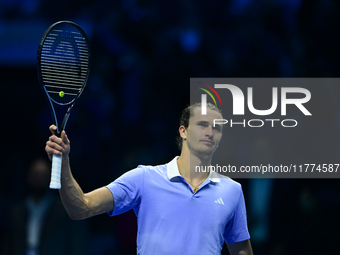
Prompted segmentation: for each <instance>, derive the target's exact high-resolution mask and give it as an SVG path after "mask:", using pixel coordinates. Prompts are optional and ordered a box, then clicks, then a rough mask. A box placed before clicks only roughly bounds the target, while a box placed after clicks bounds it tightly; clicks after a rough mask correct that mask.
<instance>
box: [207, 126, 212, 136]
mask: <svg viewBox="0 0 340 255" xmlns="http://www.w3.org/2000/svg"><path fill="white" fill-rule="evenodd" d="M205 131H206V132H205V135H206V136H207V137H213V135H214V132H213V128H212V126H208V127H207V128H206V130H205Z"/></svg>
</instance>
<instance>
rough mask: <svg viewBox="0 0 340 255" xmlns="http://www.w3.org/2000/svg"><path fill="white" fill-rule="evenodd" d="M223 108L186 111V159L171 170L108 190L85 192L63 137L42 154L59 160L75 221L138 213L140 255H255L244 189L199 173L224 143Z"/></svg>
mask: <svg viewBox="0 0 340 255" xmlns="http://www.w3.org/2000/svg"><path fill="white" fill-rule="evenodd" d="M214 119H222V115H221V113H220V111H219V109H218V108H216V107H215V106H214V105H212V104H208V106H207V114H206V115H201V106H200V104H194V105H192V106H189V107H187V108H186V109H184V111H183V113H182V117H181V120H180V127H179V134H180V140H179V142H180V144H181V154H180V156H179V157H175V158H174V159H173V160H172V161H170V162H169V163H168V164H164V165H158V166H138V167H137V168H136V169H133V170H130V171H128V172H126V173H125V174H123V175H122V176H121V177H119V178H118V179H117V180H115V181H114V182H112V183H110V184H109V185H107V186H106V187H101V188H99V189H96V190H94V191H91V192H89V193H84V192H83V191H82V189H81V188H80V186H79V185H78V183H77V182H76V180H75V179H74V178H73V176H72V173H71V169H70V164H69V152H70V141H69V139H68V137H67V135H66V133H65V131H63V132H62V134H61V138H62V139H61V140H60V139H59V138H58V137H57V136H55V135H54V133H55V131H56V127H55V126H54V125H52V126H50V130H51V132H52V135H51V136H50V137H49V140H48V141H47V143H46V147H45V150H46V152H47V154H48V155H49V158H50V159H51V157H52V154H56V155H62V175H61V189H60V191H59V192H60V196H61V199H62V201H63V204H64V206H65V208H66V210H67V212H68V214H69V215H70V217H71V218H72V219H85V218H88V217H91V216H93V215H97V214H101V213H106V212H107V213H108V214H109V215H110V216H114V215H118V214H121V213H124V212H126V211H128V210H130V209H133V210H134V212H135V214H136V215H137V217H138V234H137V254H138V255H183V254H185V255H217V254H221V250H222V246H223V244H224V242H226V243H227V245H228V248H229V251H230V254H231V255H252V254H253V252H252V248H251V244H250V240H249V239H250V236H249V232H248V228H247V218H246V209H245V202H244V197H243V192H242V188H241V185H240V184H238V183H237V182H235V181H233V180H231V179H230V178H226V177H222V176H221V175H219V174H218V173H216V172H205V171H196V169H197V168H196V167H195V166H199V167H202V168H200V169H204V167H207V166H209V165H210V164H211V159H212V156H213V153H214V151H215V150H216V148H217V147H218V144H219V142H220V141H221V138H222V127H221V126H219V125H216V126H215V127H213V120H214Z"/></svg>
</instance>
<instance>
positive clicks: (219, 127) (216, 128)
mask: <svg viewBox="0 0 340 255" xmlns="http://www.w3.org/2000/svg"><path fill="white" fill-rule="evenodd" d="M213 129H215V130H217V131H219V132H221V126H220V125H216V126H215V127H213Z"/></svg>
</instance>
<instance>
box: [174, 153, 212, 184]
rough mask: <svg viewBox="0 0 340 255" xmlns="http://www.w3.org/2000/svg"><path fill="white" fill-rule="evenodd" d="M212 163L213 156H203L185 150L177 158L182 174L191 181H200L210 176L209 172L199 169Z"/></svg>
mask: <svg viewBox="0 0 340 255" xmlns="http://www.w3.org/2000/svg"><path fill="white" fill-rule="evenodd" d="M210 164H211V157H208V158H201V157H198V156H197V155H193V154H191V153H185V151H183V150H182V152H181V155H180V156H179V158H178V159H177V165H178V169H179V171H180V173H181V175H182V176H183V177H184V178H185V179H187V180H189V181H190V182H191V181H192V182H200V181H201V180H204V179H206V178H208V176H209V172H202V171H200V170H199V169H202V168H201V167H202V166H210Z"/></svg>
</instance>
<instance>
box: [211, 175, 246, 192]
mask: <svg viewBox="0 0 340 255" xmlns="http://www.w3.org/2000/svg"><path fill="white" fill-rule="evenodd" d="M216 175H217V176H218V178H219V180H220V182H219V184H220V185H219V186H220V187H221V188H224V189H227V190H228V191H234V192H238V193H239V192H242V186H241V184H240V183H239V182H237V181H235V180H233V179H231V178H229V177H228V176H225V175H221V174H219V173H216Z"/></svg>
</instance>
